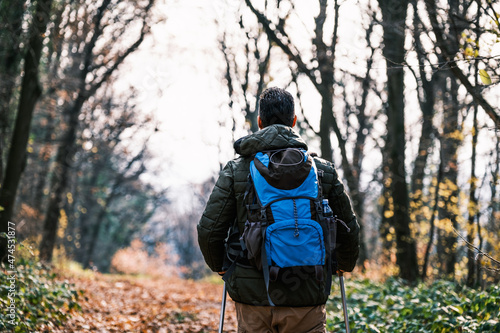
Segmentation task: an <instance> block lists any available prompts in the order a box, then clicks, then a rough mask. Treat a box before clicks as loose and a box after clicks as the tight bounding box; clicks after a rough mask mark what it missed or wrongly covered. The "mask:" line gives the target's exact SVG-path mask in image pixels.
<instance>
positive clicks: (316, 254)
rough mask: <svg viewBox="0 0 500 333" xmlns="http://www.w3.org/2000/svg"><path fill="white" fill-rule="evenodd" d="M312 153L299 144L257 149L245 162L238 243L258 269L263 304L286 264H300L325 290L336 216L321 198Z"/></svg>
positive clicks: (296, 266) (287, 267) (288, 267)
mask: <svg viewBox="0 0 500 333" xmlns="http://www.w3.org/2000/svg"><path fill="white" fill-rule="evenodd" d="M322 176H323V174H322V170H318V169H317V168H316V165H315V163H314V159H313V157H312V156H311V155H309V154H308V153H307V151H305V150H304V149H298V148H286V149H279V150H273V151H265V152H259V153H257V154H256V155H255V157H254V159H253V160H252V161H251V162H250V174H249V177H248V185H247V189H246V191H245V199H244V201H245V203H246V208H247V213H248V220H247V221H246V223H245V229H244V231H243V233H242V235H241V238H240V243H241V247H242V249H243V253H244V256H245V257H246V259H247V260H248V262H249V263H250V264H251V265H253V266H255V267H257V268H258V269H259V270H262V272H263V276H264V281H265V284H266V289H267V295H268V301H269V304H270V305H272V306H274V303H273V302H272V300H271V297H270V296H269V284H270V282H272V281H276V280H279V279H280V278H281V277H282V276H283V275H284V272H285V271H286V270H297V269H302V270H304V271H306V272H309V273H310V274H308V275H306V277H305V278H311V277H312V276H314V277H315V278H316V279H317V280H318V281H323V279H324V277H325V273H326V279H327V280H326V282H325V293H326V294H329V293H330V288H331V276H332V269H333V268H334V267H332V266H333V265H334V250H335V240H336V228H337V227H336V222H337V221H340V220H338V219H336V217H333V213H332V210H331V209H330V207H329V205H328V200H326V199H324V198H323V194H322V187H321V178H322Z"/></svg>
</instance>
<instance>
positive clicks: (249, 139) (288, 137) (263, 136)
mask: <svg viewBox="0 0 500 333" xmlns="http://www.w3.org/2000/svg"><path fill="white" fill-rule="evenodd" d="M280 148H304V149H305V150H307V144H306V143H305V141H304V140H302V138H301V137H300V136H299V134H298V133H297V132H295V131H294V130H293V129H292V128H291V127H288V126H285V125H271V126H268V127H266V128H264V129H262V130H260V131H257V132H255V133H253V134H250V135H247V136H244V137H242V138H241V139H239V140H238V141H236V142H235V143H234V150H235V151H236V153H238V154H240V155H242V156H251V155H253V154H255V153H258V152H259V151H265V150H272V149H280Z"/></svg>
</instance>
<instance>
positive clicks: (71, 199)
mask: <svg viewBox="0 0 500 333" xmlns="http://www.w3.org/2000/svg"><path fill="white" fill-rule="evenodd" d="M66 198H67V199H68V203H69V204H72V203H73V194H71V192H68V193H66Z"/></svg>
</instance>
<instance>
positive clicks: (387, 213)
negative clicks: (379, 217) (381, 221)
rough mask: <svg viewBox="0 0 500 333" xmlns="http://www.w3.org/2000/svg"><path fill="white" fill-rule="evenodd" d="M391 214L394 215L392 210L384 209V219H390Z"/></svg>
mask: <svg viewBox="0 0 500 333" xmlns="http://www.w3.org/2000/svg"><path fill="white" fill-rule="evenodd" d="M393 216H394V212H393V211H392V210H386V211H385V212H384V217H385V218H386V219H390V218H391V217H393Z"/></svg>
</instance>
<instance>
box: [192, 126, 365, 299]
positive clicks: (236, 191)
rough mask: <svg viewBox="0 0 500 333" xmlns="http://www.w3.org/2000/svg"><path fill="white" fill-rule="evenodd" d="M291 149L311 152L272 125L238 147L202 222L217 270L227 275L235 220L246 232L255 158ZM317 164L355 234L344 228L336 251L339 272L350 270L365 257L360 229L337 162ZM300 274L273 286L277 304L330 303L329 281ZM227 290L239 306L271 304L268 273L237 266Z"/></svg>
mask: <svg viewBox="0 0 500 333" xmlns="http://www.w3.org/2000/svg"><path fill="white" fill-rule="evenodd" d="M289 147H291V148H304V149H306V150H307V145H306V143H305V142H304V141H303V140H302V138H301V137H300V136H299V135H298V134H297V133H296V132H295V131H294V130H293V129H292V128H290V127H287V126H283V125H272V126H269V127H266V128H264V129H263V130H260V131H258V132H256V133H254V134H251V135H249V136H246V137H243V138H241V139H240V140H238V141H237V142H236V143H235V150H236V152H237V153H238V154H240V157H238V158H236V159H234V160H232V161H229V162H228V163H227V165H226V166H225V167H224V169H223V170H222V171H221V172H220V175H219V179H218V180H217V182H216V184H215V187H214V189H213V191H212V194H211V195H210V198H209V200H208V203H207V206H206V208H205V211H204V212H203V216H202V217H201V219H200V222H199V224H198V243H199V245H200V249H201V252H202V253H203V256H204V258H205V261H206V263H207V264H208V266H209V267H210V269H212V271H214V272H220V271H222V266H223V260H224V255H225V254H224V240H225V239H226V238H227V236H228V231H229V229H230V227H231V226H232V224H233V222H235V220H236V221H237V223H238V229H239V231H240V233H241V232H243V230H244V226H245V221H246V220H247V212H246V207H245V203H244V200H243V196H244V194H245V189H246V186H247V177H248V174H249V170H250V161H251V160H252V158H253V155H254V154H255V153H257V152H259V151H264V150H270V149H278V148H289ZM314 161H315V163H316V166H317V168H318V169H321V170H323V173H324V175H323V178H322V187H323V194H324V196H325V197H326V198H328V200H329V203H330V206H331V208H332V210H333V212H334V215H337V217H338V218H340V219H341V220H343V221H345V222H346V223H347V225H348V227H349V228H350V230H351V231H350V232H347V229H346V228H344V227H343V226H339V227H338V232H337V249H336V254H337V262H338V266H339V269H341V270H343V271H346V272H350V271H352V270H353V269H354V266H355V265H356V260H357V258H358V253H359V225H358V223H357V221H356V217H355V215H354V212H353V210H352V208H351V203H350V199H349V197H348V196H347V194H346V192H345V191H344V185H343V184H342V182H341V181H340V179H339V177H338V175H337V171H336V170H335V167H334V166H333V164H332V163H330V162H328V161H325V160H323V159H320V158H317V157H315V158H314ZM300 275H301V274H300V273H298V274H297V275H295V276H294V275H293V274H290V275H288V276H287V277H286V278H283V279H281V281H276V282H271V283H270V286H269V294H270V296H271V299H272V300H273V302H274V303H275V304H276V305H282V306H313V305H319V304H324V303H326V300H327V299H328V295H326V294H325V292H324V291H325V285H324V283H325V282H324V281H325V279H323V281H318V280H317V279H315V278H311V279H305V280H303V279H301V278H300ZM226 287H227V290H228V293H229V295H230V296H231V298H232V299H233V300H234V301H236V302H241V303H246V304H253V305H268V300H267V292H266V287H265V284H264V278H263V275H262V271H259V270H257V269H256V268H248V267H242V266H237V267H236V269H235V271H234V272H233V274H232V275H231V276H230V277H229V281H228V282H227V284H226Z"/></svg>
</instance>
